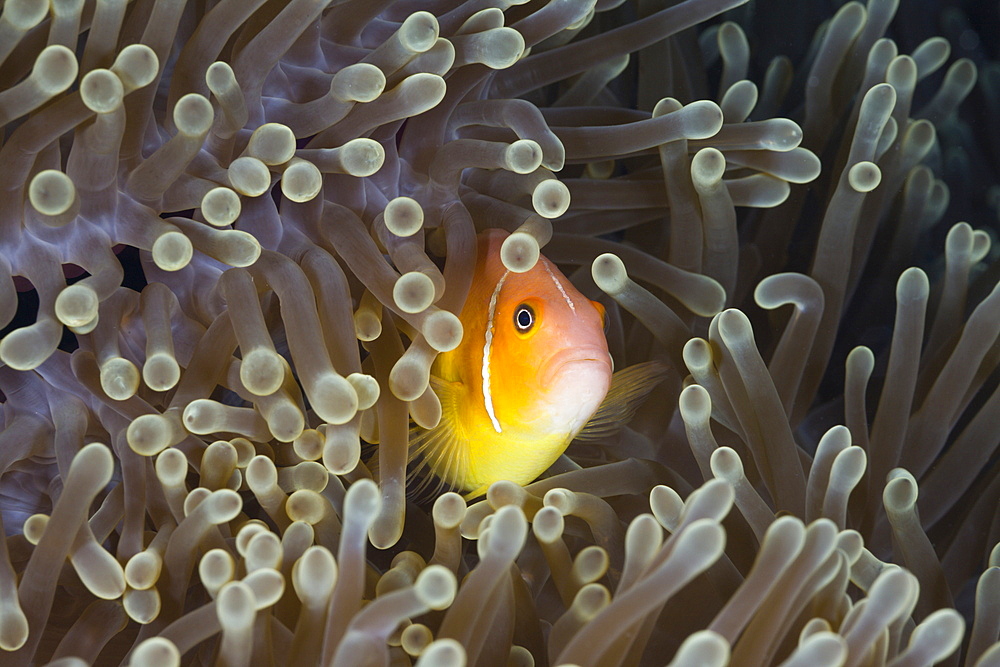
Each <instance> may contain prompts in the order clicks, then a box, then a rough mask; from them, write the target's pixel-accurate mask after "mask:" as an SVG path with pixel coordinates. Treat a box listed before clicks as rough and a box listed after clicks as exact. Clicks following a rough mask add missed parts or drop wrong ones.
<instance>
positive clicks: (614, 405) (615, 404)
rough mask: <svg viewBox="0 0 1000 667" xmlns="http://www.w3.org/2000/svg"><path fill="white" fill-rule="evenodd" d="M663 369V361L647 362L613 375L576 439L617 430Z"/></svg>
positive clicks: (660, 377) (595, 437)
mask: <svg viewBox="0 0 1000 667" xmlns="http://www.w3.org/2000/svg"><path fill="white" fill-rule="evenodd" d="M666 372H667V366H666V365H665V364H663V363H661V362H659V361H646V362H643V363H641V364H635V365H633V366H629V367H628V368H623V369H622V370H620V371H618V372H617V373H615V374H614V375H612V376H611V387H610V388H609V389H608V395H607V396H605V397H604V401H603V402H601V405H600V407H598V408H597V412H595V413H594V416H593V417H591V418H590V421H588V422H587V425H586V426H584V427H583V430H581V431H580V432H579V433H578V434H577V435H576V439H577V440H583V441H585V442H594V441H596V440H601V439H603V438H607V437H609V436H612V435H614V434H615V433H617V432H618V431H619V430H620V429H621V428H622V427H623V426H624V425H625V424H627V423H628V422H629V420H631V419H632V417H633V416H635V411H636V410H637V409H638V408H639V406H640V405H642V402H643V401H644V400H645V399H646V396H647V395H648V394H649V392H651V391H652V390H653V388H654V387H655V386H656V385H658V384H659V383H660V382H661V381H662V380H663V378H664V377H666Z"/></svg>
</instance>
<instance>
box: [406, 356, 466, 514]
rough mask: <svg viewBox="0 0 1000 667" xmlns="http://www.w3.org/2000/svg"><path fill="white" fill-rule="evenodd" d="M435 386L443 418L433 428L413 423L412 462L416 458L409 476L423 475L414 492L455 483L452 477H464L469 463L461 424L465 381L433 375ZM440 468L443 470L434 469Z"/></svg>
mask: <svg viewBox="0 0 1000 667" xmlns="http://www.w3.org/2000/svg"><path fill="white" fill-rule="evenodd" d="M431 387H432V388H433V390H434V393H435V394H437V397H438V400H439V401H440V402H441V420H440V421H439V422H438V424H437V426H435V427H434V428H432V429H424V428H421V427H419V426H411V427H410V446H409V455H408V457H407V458H408V462H409V463H413V462H416V464H417V465H416V467H415V468H413V469H411V472H410V474H409V477H411V478H419V482H418V483H417V486H416V488H415V489H414V493H415V494H417V495H422V494H423V492H424V491H425V490H427V489H431V490H432V492H433V494H434V495H436V494H437V492H438V491H440V490H442V489H445V488H449V487H450V486H451V484H450V481H449V478H451V479H454V478H456V477H461V476H462V474H463V472H464V471H465V469H466V468H467V467H468V465H469V461H468V449H467V447H466V446H465V442H464V440H463V437H462V434H461V433H460V430H459V427H458V419H457V417H458V403H459V400H460V397H459V393H460V392H461V389H462V387H463V385H462V383H461V382H449V381H448V380H442V379H441V378H438V377H435V376H431ZM434 469H437V470H440V471H441V472H442V474H440V475H438V474H436V473H434V472H433V470H434Z"/></svg>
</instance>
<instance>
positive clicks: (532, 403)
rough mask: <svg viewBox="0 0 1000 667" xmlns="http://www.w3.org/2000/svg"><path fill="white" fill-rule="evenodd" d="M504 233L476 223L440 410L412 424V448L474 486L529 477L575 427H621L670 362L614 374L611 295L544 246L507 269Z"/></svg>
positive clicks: (587, 434) (443, 359) (440, 374)
mask: <svg viewBox="0 0 1000 667" xmlns="http://www.w3.org/2000/svg"><path fill="white" fill-rule="evenodd" d="M507 236H508V234H507V232H505V231H502V230H498V229H490V230H487V231H485V232H483V233H481V234H480V235H479V238H478V247H477V259H476V268H475V273H474V275H473V279H472V287H471V290H470V292H469V296H468V298H467V299H466V302H465V306H464V308H463V309H462V313H461V315H460V319H461V321H462V326H463V327H464V337H463V339H462V343H461V344H460V345H459V346H458V347H457V348H455V349H454V350H452V351H451V352H446V353H443V354H441V355H439V356H438V357H437V359H436V361H435V363H434V366H433V367H432V369H431V375H432V377H431V383H432V387H433V388H434V391H435V392H436V394H437V396H438V398H439V399H440V401H441V408H442V414H441V420H440V422H439V423H438V425H437V426H435V427H434V428H432V429H430V430H425V429H423V428H420V427H413V428H412V429H411V431H410V457H411V459H419V460H420V461H421V466H424V465H426V466H427V467H428V468H429V469H430V471H431V472H432V473H433V474H434V476H435V477H437V479H438V480H439V481H440V482H442V483H443V484H445V485H447V486H450V487H452V488H454V489H455V490H458V491H462V492H465V494H466V497H468V498H472V497H476V496H478V495H481V494H483V493H485V491H486V489H487V488H488V487H489V485H490V484H492V483H493V482H496V481H498V480H509V481H512V482H515V483H517V484H520V485H524V484H527V483H529V482H531V481H532V480H534V479H535V478H536V477H538V476H539V475H540V474H541V473H542V472H544V471H545V470H546V468H548V467H549V466H551V465H552V464H553V463H554V462H555V461H556V459H558V458H559V456H560V455H561V454H562V453H563V452H564V451H565V450H566V448H567V447H568V446H569V444H570V442H571V441H572V440H573V439H574V438H580V439H591V440H594V439H597V438H600V437H602V436H607V435H609V434H610V433H613V432H614V431H615V430H617V429H618V428H620V427H621V426H622V425H623V424H625V423H626V422H627V421H628V420H629V419H630V418H631V417H632V415H633V413H634V412H635V409H636V408H637V407H638V404H639V403H640V402H641V401H642V399H643V398H645V396H646V395H647V394H648V393H649V391H650V390H651V389H652V388H653V387H654V386H656V384H657V383H658V382H659V381H660V380H661V379H662V378H663V372H664V370H665V367H664V366H663V365H662V364H660V363H659V362H655V361H654V362H647V363H643V364H637V365H635V366H631V367H629V368H626V369H624V370H622V371H619V372H617V373H614V375H612V360H611V355H610V354H609V352H608V343H607V340H606V338H605V336H604V307H603V306H602V305H601V304H599V303H597V302H595V301H590V300H589V299H587V298H586V297H585V296H583V294H581V293H580V292H579V291H578V290H577V289H576V288H575V287H574V286H573V285H572V283H570V282H569V280H568V279H567V278H566V277H565V276H564V275H563V274H562V273H561V272H560V271H559V269H558V268H557V267H556V266H555V265H554V264H553V263H552V262H550V261H549V260H548V259H546V258H545V257H539V258H538V262H537V263H536V264H535V266H534V268H532V269H531V270H529V271H527V272H525V273H513V272H511V271H508V270H507V269H506V268H505V267H504V265H503V263H502V262H501V261H500V246H501V244H502V243H503V241H504V239H505V238H507Z"/></svg>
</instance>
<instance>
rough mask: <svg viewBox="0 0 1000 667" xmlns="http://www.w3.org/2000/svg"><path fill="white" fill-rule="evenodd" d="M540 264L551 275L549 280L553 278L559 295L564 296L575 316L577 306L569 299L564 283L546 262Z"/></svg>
mask: <svg viewBox="0 0 1000 667" xmlns="http://www.w3.org/2000/svg"><path fill="white" fill-rule="evenodd" d="M540 264H541V265H542V266H544V267H545V271H546V272H547V273H548V274H549V278H552V282H554V283H555V284H556V288H557V289H558V290H559V293H560V294H562V297H563V299H565V300H566V305H567V306H569V309H570V310H572V311H573V314H574V315H575V314H576V306H574V305H573V300H572V299H570V298H569V294H566V290H565V289H563V286H562V283H560V282H559V279H558V278H556V276H555V274H553V273H552V269H550V268H549V265H548V264H546V263H545V262H540Z"/></svg>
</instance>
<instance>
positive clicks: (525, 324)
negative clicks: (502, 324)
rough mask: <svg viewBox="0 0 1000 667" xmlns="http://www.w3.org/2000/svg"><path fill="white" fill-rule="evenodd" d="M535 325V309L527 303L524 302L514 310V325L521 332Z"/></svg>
mask: <svg viewBox="0 0 1000 667" xmlns="http://www.w3.org/2000/svg"><path fill="white" fill-rule="evenodd" d="M534 325H535V311H534V309H533V308H532V307H531V306H529V305H528V304H526V303H522V304H521V305H520V306H518V307H517V310H515V311H514V326H515V327H517V330H518V331H520V332H521V333H525V332H527V331H528V330H530V329H531V327H533V326H534Z"/></svg>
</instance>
